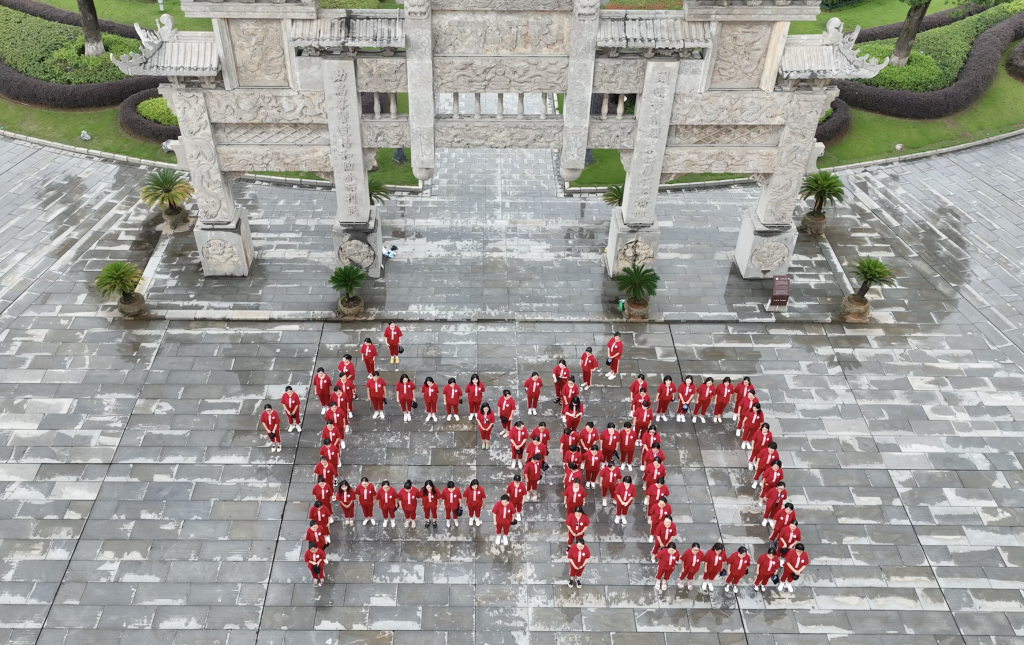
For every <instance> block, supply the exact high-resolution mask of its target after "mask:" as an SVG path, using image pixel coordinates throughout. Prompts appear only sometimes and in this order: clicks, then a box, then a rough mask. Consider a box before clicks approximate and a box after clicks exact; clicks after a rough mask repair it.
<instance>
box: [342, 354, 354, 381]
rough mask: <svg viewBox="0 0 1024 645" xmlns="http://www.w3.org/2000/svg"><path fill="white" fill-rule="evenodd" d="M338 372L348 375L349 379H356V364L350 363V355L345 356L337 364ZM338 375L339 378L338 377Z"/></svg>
mask: <svg viewBox="0 0 1024 645" xmlns="http://www.w3.org/2000/svg"><path fill="white" fill-rule="evenodd" d="M338 372H339V373H340V374H348V377H349V379H351V380H353V381H354V380H355V379H356V364H355V363H353V362H352V354H345V355H344V356H342V357H341V360H340V361H339V362H338ZM340 374H339V376H340Z"/></svg>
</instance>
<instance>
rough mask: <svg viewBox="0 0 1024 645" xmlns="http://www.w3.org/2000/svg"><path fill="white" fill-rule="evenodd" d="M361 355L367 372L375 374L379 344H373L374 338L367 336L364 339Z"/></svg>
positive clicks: (360, 347)
mask: <svg viewBox="0 0 1024 645" xmlns="http://www.w3.org/2000/svg"><path fill="white" fill-rule="evenodd" d="M359 355H360V356H362V357H363V365H364V366H365V367H366V373H367V374H373V372H374V370H376V369H377V346H376V345H374V344H373V341H372V340H370V339H369V338H367V339H366V340H364V341H363V344H362V345H360V346H359Z"/></svg>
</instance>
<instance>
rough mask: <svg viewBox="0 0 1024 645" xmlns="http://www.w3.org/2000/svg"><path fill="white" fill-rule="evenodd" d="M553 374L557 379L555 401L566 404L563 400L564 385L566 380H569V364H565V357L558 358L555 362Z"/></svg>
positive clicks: (555, 379)
mask: <svg viewBox="0 0 1024 645" xmlns="http://www.w3.org/2000/svg"><path fill="white" fill-rule="evenodd" d="M551 376H552V378H553V379H554V381H555V383H554V387H555V401H557V402H558V403H559V404H561V405H564V403H563V402H562V387H564V386H565V382H566V381H568V380H569V366H568V365H566V364H565V359H564V358H560V359H558V362H557V363H555V368H554V369H553V370H551Z"/></svg>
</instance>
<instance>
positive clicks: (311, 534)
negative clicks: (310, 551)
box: [306, 520, 331, 552]
mask: <svg viewBox="0 0 1024 645" xmlns="http://www.w3.org/2000/svg"><path fill="white" fill-rule="evenodd" d="M306 542H312V543H314V544H316V548H318V549H323V550H324V552H326V551H327V545H328V544H330V542H331V534H330V533H329V532H328V530H327V527H326V526H320V525H319V524H317V523H316V520H310V521H309V528H308V529H306Z"/></svg>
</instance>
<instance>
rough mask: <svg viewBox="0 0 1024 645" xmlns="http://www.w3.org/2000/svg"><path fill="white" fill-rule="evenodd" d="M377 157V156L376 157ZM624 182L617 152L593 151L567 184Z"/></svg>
mask: <svg viewBox="0 0 1024 645" xmlns="http://www.w3.org/2000/svg"><path fill="white" fill-rule="evenodd" d="M378 157H379V155H378ZM739 177H746V175H737V174H733V173H714V172H700V173H696V172H688V173H686V174H685V175H682V176H681V177H676V178H675V179H673V180H672V181H670V182H668V183H670V184H684V183H692V182H695V181H715V180H718V179H737V178H739ZM624 181H626V171H625V170H624V169H623V168H622V160H621V159H620V158H619V151H618V150H594V163H592V164H590V165H589V166H587V167H586V168H584V169H583V173H582V174H581V175H580V178H579V179H577V180H576V181H574V182H571V183H570V184H569V186H570V187H572V188H582V187H590V186H602V187H603V186H612V185H614V184H621V183H623V182H624Z"/></svg>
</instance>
